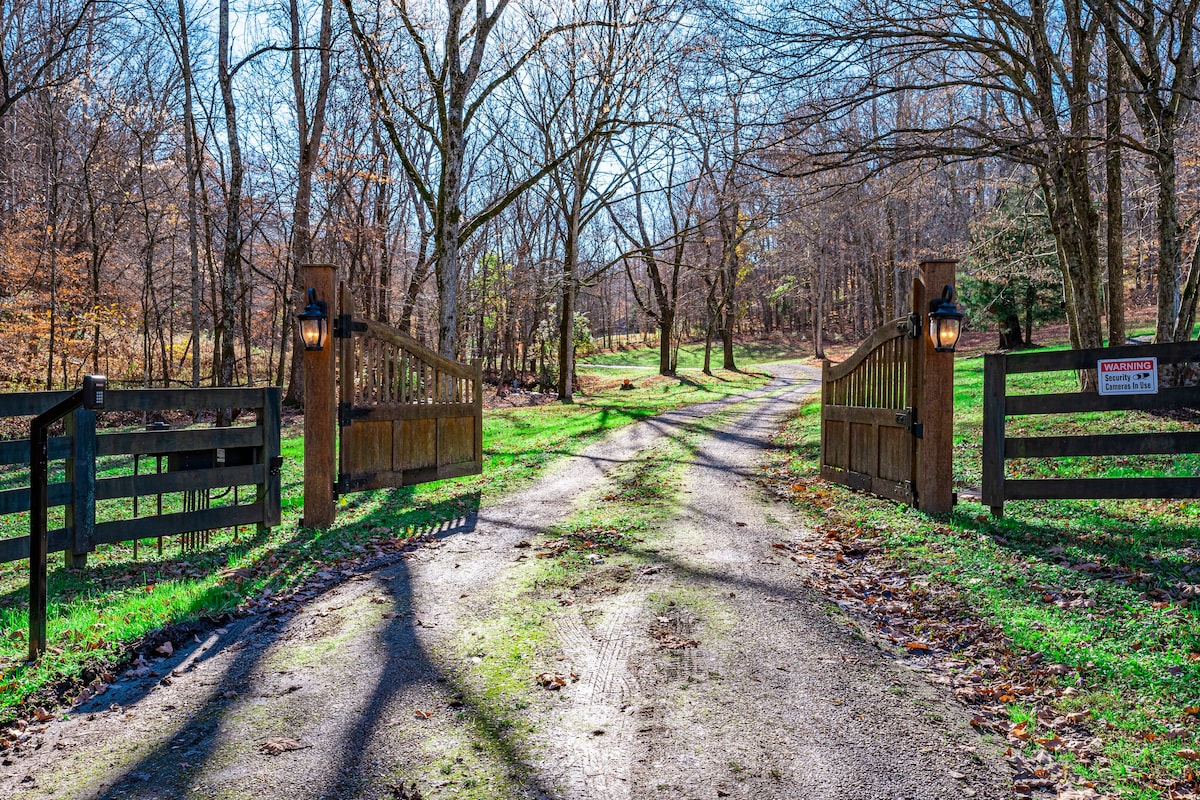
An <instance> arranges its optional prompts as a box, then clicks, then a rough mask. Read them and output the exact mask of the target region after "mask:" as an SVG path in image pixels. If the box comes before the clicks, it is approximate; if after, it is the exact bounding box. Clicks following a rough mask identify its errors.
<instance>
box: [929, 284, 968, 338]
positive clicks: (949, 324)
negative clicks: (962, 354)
mask: <svg viewBox="0 0 1200 800" xmlns="http://www.w3.org/2000/svg"><path fill="white" fill-rule="evenodd" d="M962 322H963V313H962V312H961V311H959V310H958V306H956V305H954V288H953V287H952V286H950V285H949V284H947V285H946V287H945V288H944V289H942V296H941V297H938V298H936V299H934V300H930V301H929V338H930V339H932V340H933V349H934V351H935V352H938V353H953V352H954V348H955V347H957V346H958V337H959V334H961V333H962Z"/></svg>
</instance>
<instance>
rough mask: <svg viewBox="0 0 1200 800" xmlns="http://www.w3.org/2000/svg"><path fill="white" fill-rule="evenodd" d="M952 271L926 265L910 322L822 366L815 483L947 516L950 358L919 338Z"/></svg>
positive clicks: (892, 325) (944, 265) (916, 282)
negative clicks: (839, 360) (843, 487)
mask: <svg viewBox="0 0 1200 800" xmlns="http://www.w3.org/2000/svg"><path fill="white" fill-rule="evenodd" d="M954 265H955V262H954V261H950V260H945V261H926V262H923V263H922V264H921V268H920V270H919V271H918V272H917V275H916V276H915V277H914V278H913V282H912V305H911V308H912V313H910V314H909V315H908V316H907V317H901V318H900V319H894V320H892V321H891V322H888V323H886V324H885V325H883V326H882V327H880V328H879V329H878V330H877V331H875V333H873V334H871V336H870V337H869V338H868V339H867V340H866V341H865V342H863V343H862V345H861V346H860V347H859V348H858V350H856V351H855V352H854V355H852V356H850V358H848V359H846V360H845V361H843V362H842V363H840V364H830V363H829V362H828V361H826V362H825V366H824V370H823V373H822V377H823V382H822V387H821V477H822V478H825V479H826V480H830V481H834V482H835V483H842V484H845V485H846V486H849V487H851V488H854V489H860V490H864V491H868V492H872V493H874V494H878V495H881V496H883V497H888V498H891V499H893V500H898V501H900V502H902V503H908V504H910V505H915V506H917V507H918V508H919V509H921V510H922V511H928V512H932V513H945V512H947V511H950V510H951V508H953V505H954V502H955V496H954V491H953V485H952V484H953V469H952V466H953V461H952V458H953V436H952V434H953V429H954V353H953V352H939V351H936V350H935V349H934V343H933V341H932V340H931V339H930V338H929V337H928V336H926V335H925V333H924V331H925V330H926V329H927V327H928V323H929V311H930V301H931V299H932V298H936V297H938V295H939V294H940V293H941V291H940V290H941V288H942V287H944V286H950V287H953V285H954V271H955V266H954Z"/></svg>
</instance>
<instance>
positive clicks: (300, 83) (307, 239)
mask: <svg viewBox="0 0 1200 800" xmlns="http://www.w3.org/2000/svg"><path fill="white" fill-rule="evenodd" d="M288 11H289V16H290V22H291V33H292V53H291V68H292V91H293V93H294V95H295V98H296V134H297V140H298V141H297V145H298V149H299V152H300V161H299V165H298V169H297V173H296V197H295V202H294V203H293V205H292V242H291V257H292V274H293V279H292V308H294V309H296V310H299V309H302V308H303V307H304V306H305V305H306V304H307V302H308V299H307V293H308V287H307V286H305V285H304V265H305V264H308V263H309V262H310V261H312V219H311V217H312V182H313V174H314V173H315V172H316V168H317V162H318V159H319V157H320V154H321V139H322V137H323V135H324V133H325V107H326V105H327V102H326V101H327V98H328V96H329V85H330V83H331V70H330V54H331V46H330V45H331V42H332V38H333V0H323V2H322V3H321V29H320V32H319V33H318V47H319V55H318V58H319V65H320V66H319V68H318V70H319V73H318V78H317V96H316V100H315V102H314V103H313V108H312V119H311V120H310V119H309V109H308V103H307V100H306V96H305V94H306V93H305V89H304V69H303V61H302V59H301V55H302V52H303V51H302V49H301V41H300V35H301V34H300V8H299V3H298V2H297V0H289V3H288ZM323 299H324V300H325V302H326V303H328V305H329V307H330V308H333V307H334V302H335V298H332V297H327V298H323ZM283 326H284V329H285V331H291V333H290V334H285V335H284V336H283V337H282V339H281V343H282V347H283V348H286V344H287V342H289V341H290V342H291V344H292V359H291V364H292V368H291V371H290V376H289V379H288V390H287V396H286V397H285V398H284V402H285V403H287V404H288V405H292V406H303V405H304V343H303V342H302V341H300V331H299V326H297V325H296V324H295V322H294V317H293V315H292V313H291V311H290V310H289V309H288V308H286V307H285V308H284V313H283ZM279 357H280V359H283V358H284V353H283V352H280V354H279Z"/></svg>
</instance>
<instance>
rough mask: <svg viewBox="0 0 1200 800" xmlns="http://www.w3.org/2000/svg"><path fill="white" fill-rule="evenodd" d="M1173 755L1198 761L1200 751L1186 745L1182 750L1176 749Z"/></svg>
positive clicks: (1199, 759)
mask: <svg viewBox="0 0 1200 800" xmlns="http://www.w3.org/2000/svg"><path fill="white" fill-rule="evenodd" d="M1175 755H1177V756H1179V757H1180V758H1184V759H1187V760H1188V761H1200V751H1197V750H1193V749H1191V748H1190V747H1186V748H1184V749H1183V750H1177V751H1176V752H1175Z"/></svg>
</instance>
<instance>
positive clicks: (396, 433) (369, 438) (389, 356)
mask: <svg viewBox="0 0 1200 800" xmlns="http://www.w3.org/2000/svg"><path fill="white" fill-rule="evenodd" d="M334 335H335V337H338V338H339V339H340V348H339V354H338V358H339V361H340V364H339V373H340V374H339V378H338V380H339V394H340V402H339V403H338V428H339V431H340V442H339V446H338V480H337V483H336V484H335V488H336V491H337V492H338V493H339V494H345V493H347V492H357V491H363V490H366V489H381V488H390V487H396V486H411V485H413V484H417V483H425V482H427V481H435V480H441V479H443V478H457V477H460V476H462V475H477V474H479V473H480V472H481V471H482V469H483V371H482V365H481V363H480V362H478V361H477V362H475V363H474V364H471V365H467V364H460V363H458V362H456V361H451V360H450V359H447V358H443V357H442V356H440V355H438V354H437V353H435V352H433V351H432V350H430V349H428V348H426V347H424V346H422V345H421V344H420V343H418V342H417V341H416V340H414V339H412V338H411V337H409V336H407V335H405V334H404V333H401V332H400V331H398V330H396V329H394V328H391V327H389V326H387V325H384V324H382V323H380V322H376V321H375V320H371V319H365V318H362V317H357V316H355V315H354V309H353V301H352V300H351V299H350V296H349V293H348V292H347V291H346V289H345V287H344V286H343V287H342V290H341V313H340V314H339V315H338V318H337V320H336V322H335V327H334Z"/></svg>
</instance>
